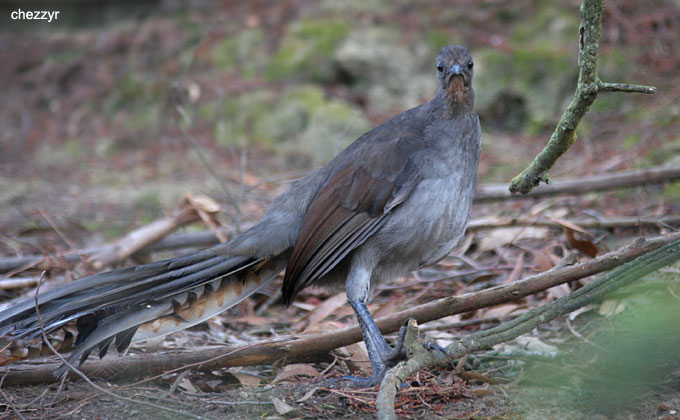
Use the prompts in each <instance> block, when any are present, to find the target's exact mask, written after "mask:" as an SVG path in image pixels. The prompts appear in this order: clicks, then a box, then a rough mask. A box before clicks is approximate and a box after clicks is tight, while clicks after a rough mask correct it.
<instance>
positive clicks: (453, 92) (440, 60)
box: [436, 45, 474, 105]
mask: <svg viewBox="0 0 680 420" xmlns="http://www.w3.org/2000/svg"><path fill="white" fill-rule="evenodd" d="M473 65H474V64H473V62H472V55H471V54H470V51H469V50H468V49H467V48H465V47H463V46H461V45H449V46H448V47H444V48H442V49H441V51H439V54H438V55H437V61H436V66H437V80H439V85H440V86H441V92H442V93H444V95H445V96H446V97H447V98H448V100H449V101H450V102H451V103H453V104H462V103H469V104H470V105H472V104H471V102H472V101H473V100H474V93H473V91H472V67H473Z"/></svg>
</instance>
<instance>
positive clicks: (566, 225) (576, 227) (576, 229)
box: [548, 217, 593, 238]
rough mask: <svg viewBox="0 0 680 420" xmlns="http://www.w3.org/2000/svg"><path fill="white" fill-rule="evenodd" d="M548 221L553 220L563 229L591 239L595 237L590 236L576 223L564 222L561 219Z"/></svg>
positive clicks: (556, 218) (554, 218) (551, 218)
mask: <svg viewBox="0 0 680 420" xmlns="http://www.w3.org/2000/svg"><path fill="white" fill-rule="evenodd" d="M548 219H550V220H552V221H553V222H555V223H557V224H558V225H560V226H562V227H563V228H566V229H568V230H572V231H574V232H579V233H582V234H584V235H586V236H588V237H590V238H592V237H593V235H591V234H590V232H588V231H587V230H585V229H583V228H582V227H581V226H579V225H577V224H576V223H574V222H570V221H569V220H564V219H560V218H559V217H548Z"/></svg>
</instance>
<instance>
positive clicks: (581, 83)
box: [509, 0, 656, 194]
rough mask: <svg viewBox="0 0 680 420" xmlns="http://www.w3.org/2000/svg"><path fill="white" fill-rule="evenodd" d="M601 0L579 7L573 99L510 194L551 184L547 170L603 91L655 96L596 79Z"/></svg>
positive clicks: (641, 88)
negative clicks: (542, 183) (577, 69)
mask: <svg viewBox="0 0 680 420" xmlns="http://www.w3.org/2000/svg"><path fill="white" fill-rule="evenodd" d="M604 3H605V1H604V0H584V2H583V4H582V5H581V25H580V27H579V34H580V39H579V56H578V66H579V75H578V84H577V87H576V92H575V93H574V98H573V99H572V100H571V103H570V104H569V106H568V107H567V109H566V110H565V111H564V114H562V118H561V119H560V121H559V123H558V124H557V127H555V131H554V132H553V134H552V135H551V136H550V140H549V141H548V144H547V145H546V146H545V148H543V150H541V152H540V153H539V154H538V155H536V157H535V158H534V161H533V162H531V164H530V165H529V166H528V167H527V168H526V169H524V170H523V171H522V173H520V174H519V175H517V176H516V177H515V178H514V179H513V180H512V182H511V183H510V187H509V189H510V192H511V193H517V192H519V193H522V194H526V193H528V192H529V191H531V189H532V188H534V187H535V186H537V185H538V184H539V183H541V182H545V183H546V184H549V183H550V176H549V175H548V171H549V170H550V169H551V168H552V167H553V165H554V164H555V162H557V159H559V158H560V156H562V155H563V154H564V153H565V152H566V151H567V150H569V148H570V147H571V145H572V144H573V143H574V140H575V135H574V134H575V132H576V127H578V124H579V122H581V119H582V118H583V116H584V115H585V114H586V113H587V112H588V110H589V109H590V106H591V105H592V104H593V102H594V101H595V98H597V94H598V93H599V92H602V91H617V92H637V93H655V92H656V88H655V87H652V86H641V85H631V84H626V83H607V82H602V81H601V80H600V79H599V76H598V71H597V50H598V47H599V42H600V35H601V34H602V14H603V12H604Z"/></svg>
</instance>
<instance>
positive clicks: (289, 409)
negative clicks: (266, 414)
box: [272, 398, 299, 417]
mask: <svg viewBox="0 0 680 420" xmlns="http://www.w3.org/2000/svg"><path fill="white" fill-rule="evenodd" d="M272 402H273V403H274V408H275V409H276V412H277V413H279V415H280V416H286V417H295V416H297V415H298V413H299V410H298V409H297V408H295V407H293V406H292V405H290V404H286V403H285V402H283V400H280V399H278V398H272Z"/></svg>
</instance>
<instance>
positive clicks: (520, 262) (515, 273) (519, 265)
mask: <svg viewBox="0 0 680 420" xmlns="http://www.w3.org/2000/svg"><path fill="white" fill-rule="evenodd" d="M523 273H524V252H522V253H520V254H519V257H517V261H515V266H514V267H513V268H512V271H511V272H510V274H509V275H508V278H507V279H505V281H504V282H503V283H512V282H514V281H517V280H519V279H520V278H521V277H522V274H523Z"/></svg>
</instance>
